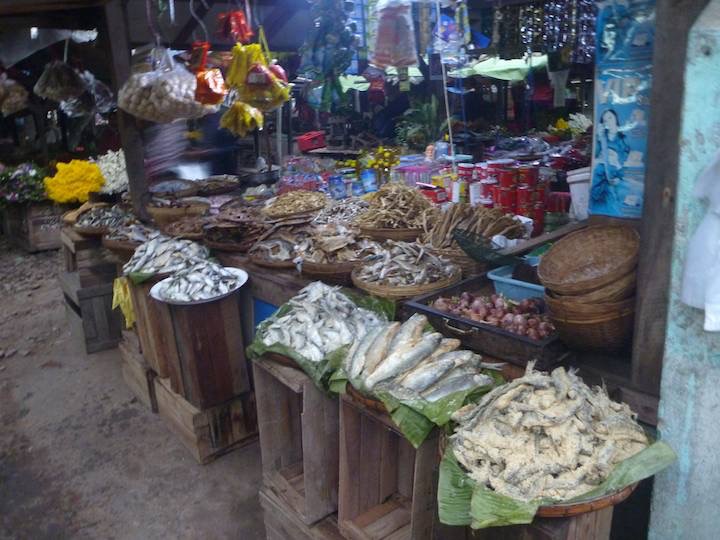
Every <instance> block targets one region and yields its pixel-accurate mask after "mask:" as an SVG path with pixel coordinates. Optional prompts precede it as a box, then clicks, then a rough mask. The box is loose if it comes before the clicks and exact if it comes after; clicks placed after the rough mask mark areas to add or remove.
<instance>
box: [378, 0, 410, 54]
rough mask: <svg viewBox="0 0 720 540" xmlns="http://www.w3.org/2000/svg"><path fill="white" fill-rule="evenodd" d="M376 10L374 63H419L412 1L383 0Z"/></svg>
mask: <svg viewBox="0 0 720 540" xmlns="http://www.w3.org/2000/svg"><path fill="white" fill-rule="evenodd" d="M376 13H377V18H378V22H377V36H376V38H375V47H374V48H373V51H372V53H371V55H370V63H371V64H373V65H375V66H377V67H389V66H394V67H409V66H415V65H417V53H416V52H415V27H414V25H413V20H412V4H411V2H410V1H409V0H380V2H378V5H377V8H376Z"/></svg>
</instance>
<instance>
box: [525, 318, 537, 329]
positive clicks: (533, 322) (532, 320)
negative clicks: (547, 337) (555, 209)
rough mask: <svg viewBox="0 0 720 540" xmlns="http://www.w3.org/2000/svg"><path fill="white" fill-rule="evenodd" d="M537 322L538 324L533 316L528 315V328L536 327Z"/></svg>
mask: <svg viewBox="0 0 720 540" xmlns="http://www.w3.org/2000/svg"><path fill="white" fill-rule="evenodd" d="M538 324H539V322H538V320H537V319H536V318H535V317H528V320H527V325H528V326H529V327H530V328H537V326H538Z"/></svg>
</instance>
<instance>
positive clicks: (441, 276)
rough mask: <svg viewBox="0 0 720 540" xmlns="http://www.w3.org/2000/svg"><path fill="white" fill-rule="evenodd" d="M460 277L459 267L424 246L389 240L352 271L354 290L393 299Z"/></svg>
mask: <svg viewBox="0 0 720 540" xmlns="http://www.w3.org/2000/svg"><path fill="white" fill-rule="evenodd" d="M461 279H462V272H461V270H460V268H459V267H457V266H455V265H454V264H452V263H450V262H449V261H447V260H445V259H443V258H441V257H438V256H437V255H435V254H433V253H431V252H430V251H429V250H428V249H426V248H425V247H423V246H420V245H418V244H410V243H407V242H394V241H392V240H389V241H388V242H387V246H386V248H385V249H383V250H382V251H381V252H380V253H376V254H371V255H368V256H366V257H365V258H364V259H363V261H362V263H361V264H360V265H358V266H357V267H355V269H354V270H353V271H352V282H353V284H354V285H355V286H356V287H357V288H358V289H362V290H364V291H366V292H369V293H370V294H372V295H375V296H379V297H381V298H389V299H393V300H401V299H405V298H412V297H413V296H418V295H421V294H427V293H429V292H432V291H434V290H436V289H442V288H444V287H449V286H450V285H453V284H455V283H457V282H458V281H460V280H461Z"/></svg>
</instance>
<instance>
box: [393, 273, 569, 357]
mask: <svg viewBox="0 0 720 540" xmlns="http://www.w3.org/2000/svg"><path fill="white" fill-rule="evenodd" d="M464 291H468V292H471V293H473V294H475V293H480V294H483V295H490V294H493V293H494V292H495V291H494V289H493V285H492V281H490V280H489V279H488V277H487V275H486V274H483V275H480V276H474V277H471V278H469V279H466V280H463V281H461V282H460V283H457V284H455V285H451V286H449V287H445V288H444V289H440V290H438V291H435V292H433V293H430V294H426V295H423V296H419V297H416V298H413V299H412V300H410V301H409V302H406V303H405V306H404V308H405V310H407V312H409V314H412V313H421V314H423V315H425V316H426V317H427V318H428V320H429V321H430V324H432V325H433V327H434V328H435V329H436V330H437V331H438V332H440V333H442V334H443V335H446V336H448V337H454V338H458V339H459V340H460V341H461V342H462V344H463V345H464V346H465V347H467V348H469V349H472V350H475V351H478V352H480V353H484V354H487V355H488V356H492V357H494V358H497V359H499V360H505V361H507V362H511V363H513V364H516V365H518V366H521V367H524V366H525V365H527V363H528V362H530V361H532V360H535V361H536V364H535V366H536V368H538V369H541V370H547V369H549V368H551V367H552V366H554V365H556V364H558V363H560V362H561V361H562V360H563V359H564V358H565V357H566V356H567V355H568V354H569V353H568V351H567V348H566V347H565V346H564V345H563V344H562V342H561V341H560V339H559V337H558V335H557V333H555V334H554V335H552V336H548V337H547V338H545V339H542V340H534V339H530V338H528V337H525V336H519V335H517V334H513V333H512V332H508V331H506V330H503V329H501V328H498V327H496V326H490V325H487V324H482V323H478V322H476V321H472V320H470V319H466V318H465V317H458V316H456V315H452V314H450V313H445V312H442V311H439V310H437V309H434V308H433V307H431V306H430V305H429V304H430V303H431V302H432V301H434V300H435V299H436V298H439V297H441V296H457V295H459V294H460V293H462V292H464Z"/></svg>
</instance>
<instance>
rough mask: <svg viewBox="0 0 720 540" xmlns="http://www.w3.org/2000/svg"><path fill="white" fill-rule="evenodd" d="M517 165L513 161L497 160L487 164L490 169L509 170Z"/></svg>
mask: <svg viewBox="0 0 720 540" xmlns="http://www.w3.org/2000/svg"><path fill="white" fill-rule="evenodd" d="M514 164H515V160H513V159H495V160H492V161H488V162H487V166H488V169H507V168H508V167H512V166H513V165H514Z"/></svg>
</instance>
